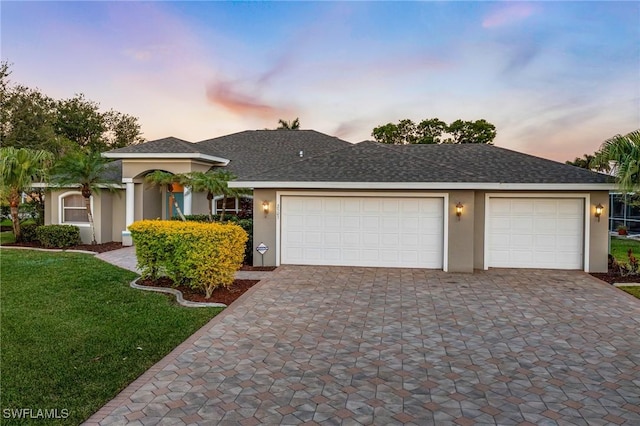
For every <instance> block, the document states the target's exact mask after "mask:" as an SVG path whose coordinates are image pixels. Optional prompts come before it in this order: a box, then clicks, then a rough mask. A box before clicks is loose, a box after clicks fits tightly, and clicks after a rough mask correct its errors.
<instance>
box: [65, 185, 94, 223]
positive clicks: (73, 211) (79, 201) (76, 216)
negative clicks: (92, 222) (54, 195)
mask: <svg viewBox="0 0 640 426" xmlns="http://www.w3.org/2000/svg"><path fill="white" fill-rule="evenodd" d="M90 200H91V209H93V197H91V199H90ZM58 206H59V210H58V212H59V219H60V220H59V223H69V224H73V225H78V226H89V216H88V215H87V208H86V205H85V200H84V197H83V196H82V193H80V192H79V191H70V192H65V193H64V194H61V195H60V197H58Z"/></svg>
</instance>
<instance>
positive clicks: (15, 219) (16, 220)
mask: <svg viewBox="0 0 640 426" xmlns="http://www.w3.org/2000/svg"><path fill="white" fill-rule="evenodd" d="M9 208H10V210H11V225H12V227H13V235H14V236H15V237H16V242H20V241H22V233H21V232H20V217H19V216H18V201H17V200H16V199H15V197H11V201H10V202H9Z"/></svg>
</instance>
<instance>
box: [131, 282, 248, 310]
mask: <svg viewBox="0 0 640 426" xmlns="http://www.w3.org/2000/svg"><path fill="white" fill-rule="evenodd" d="M258 281H259V280H235V281H234V282H233V284H232V285H231V286H230V287H229V288H223V287H221V288H217V289H215V290H214V291H213V293H212V294H211V297H210V298H209V299H206V298H205V297H204V294H203V292H202V290H194V289H192V288H190V287H186V286H183V285H181V286H174V284H173V281H172V280H171V279H170V278H167V277H161V278H158V279H157V280H152V279H148V278H147V279H140V280H138V285H143V286H147V287H165V288H173V289H175V290H180V291H181V292H182V297H184V299H185V300H189V301H191V302H205V303H212V302H216V303H224V304H225V305H227V306H229V305H230V304H232V303H233V302H234V301H235V300H236V299H238V297H240V296H242V295H243V294H244V293H245V292H246V291H247V290H249V289H250V288H251V287H253V286H254V285H255V284H257V283H258ZM167 296H169V297H174V296H173V295H171V294H168V295H167Z"/></svg>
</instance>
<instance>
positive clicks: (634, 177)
mask: <svg viewBox="0 0 640 426" xmlns="http://www.w3.org/2000/svg"><path fill="white" fill-rule="evenodd" d="M594 162H595V163H596V164H598V165H600V166H604V165H605V164H607V165H608V164H609V163H611V162H613V163H614V166H613V171H614V172H615V175H616V177H617V180H618V184H619V185H620V189H621V190H622V191H623V192H640V129H638V130H634V131H633V132H630V133H627V134H626V135H624V136H622V135H616V136H614V137H612V138H610V139H607V140H606V141H605V142H604V143H603V144H602V146H601V147H600V151H599V152H598V153H597V154H596V158H595V160H594Z"/></svg>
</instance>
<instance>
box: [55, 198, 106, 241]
mask: <svg viewBox="0 0 640 426" xmlns="http://www.w3.org/2000/svg"><path fill="white" fill-rule="evenodd" d="M67 192H78V193H79V191H78V190H77V189H70V188H62V189H55V190H52V191H51V192H50V193H47V196H46V198H48V199H49V203H50V204H49V205H47V204H45V209H47V207H50V208H49V209H48V210H49V211H50V214H45V225H57V224H60V202H59V197H60V196H61V195H62V194H65V193H67ZM98 198H99V196H97V195H94V196H93V220H94V222H96V223H97V222H98V221H99V220H100V211H99V205H100V203H99V201H98V200H97V199H98ZM45 203H46V201H45ZM73 225H76V226H78V228H80V238H81V239H82V242H83V243H85V244H90V243H91V228H90V227H89V224H88V223H87V224H86V225H85V224H82V225H77V224H73ZM97 231H98V230H97V229H96V240H98V238H99V236H100V235H99V233H98V232H97ZM98 243H100V241H98Z"/></svg>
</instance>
